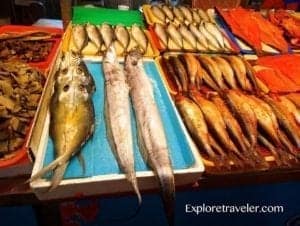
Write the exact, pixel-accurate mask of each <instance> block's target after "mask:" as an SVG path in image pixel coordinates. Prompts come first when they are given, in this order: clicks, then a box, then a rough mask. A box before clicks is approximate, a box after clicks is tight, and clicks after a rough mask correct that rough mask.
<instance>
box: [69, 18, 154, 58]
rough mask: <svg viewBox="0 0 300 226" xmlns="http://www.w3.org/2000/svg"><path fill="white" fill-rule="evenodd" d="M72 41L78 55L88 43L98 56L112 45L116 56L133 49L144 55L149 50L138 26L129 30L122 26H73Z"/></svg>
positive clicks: (145, 36)
mask: <svg viewBox="0 0 300 226" xmlns="http://www.w3.org/2000/svg"><path fill="white" fill-rule="evenodd" d="M72 41H73V44H74V46H75V48H76V51H77V52H79V53H82V51H83V49H84V48H85V47H86V46H87V45H88V43H92V46H93V47H94V48H96V49H97V52H98V54H100V53H101V52H103V51H106V50H107V49H108V48H109V46H110V45H111V44H112V43H113V45H114V48H115V49H116V52H117V54H118V55H122V54H125V53H127V52H129V51H131V50H133V49H139V50H140V51H141V52H142V53H146V52H147V49H149V48H150V43H149V41H148V37H147V35H146V34H145V32H144V30H143V29H142V28H141V27H140V26H138V25H132V27H130V28H126V27H125V26H123V25H117V26H115V27H112V26H111V25H109V24H105V23H104V24H102V25H97V26H96V25H93V24H85V25H74V26H73V28H72Z"/></svg>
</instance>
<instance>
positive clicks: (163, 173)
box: [156, 166, 175, 226]
mask: <svg viewBox="0 0 300 226" xmlns="http://www.w3.org/2000/svg"><path fill="white" fill-rule="evenodd" d="M156 174H157V177H158V180H159V184H160V187H161V196H162V200H163V205H164V209H165V213H166V216H167V220H168V225H169V226H174V217H175V216H174V206H175V184H174V176H173V172H172V169H171V168H170V167H164V166H162V167H158V169H157V170H156Z"/></svg>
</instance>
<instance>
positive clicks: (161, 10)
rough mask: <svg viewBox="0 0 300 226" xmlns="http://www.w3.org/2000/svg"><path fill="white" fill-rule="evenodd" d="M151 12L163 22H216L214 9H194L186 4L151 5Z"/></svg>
mask: <svg viewBox="0 0 300 226" xmlns="http://www.w3.org/2000/svg"><path fill="white" fill-rule="evenodd" d="M150 12H151V14H152V15H153V16H154V17H155V18H156V19H157V20H158V21H159V23H161V24H166V23H168V22H174V23H179V24H184V23H185V24H191V23H197V24H199V23H201V22H202V21H204V22H212V23H215V19H214V10H213V9H208V10H207V11H205V10H203V9H192V8H190V7H186V6H177V7H170V6H168V5H164V4H162V5H153V6H151V7H150Z"/></svg>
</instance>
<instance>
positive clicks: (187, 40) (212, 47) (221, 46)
mask: <svg viewBox="0 0 300 226" xmlns="http://www.w3.org/2000/svg"><path fill="white" fill-rule="evenodd" d="M153 29H154V32H155V34H156V35H157V37H158V39H159V43H160V46H161V48H162V49H163V50H166V49H168V50H189V51H197V52H199V51H200V52H224V53H227V52H233V48H232V46H231V44H230V43H229V41H228V39H227V37H226V36H225V35H224V34H223V32H222V31H221V30H220V29H219V27H218V25H216V24H215V23H212V22H206V21H204V22H201V23H200V24H197V25H195V24H189V25H188V26H187V25H185V24H180V25H178V26H176V25H174V24H172V23H169V24H167V25H162V24H159V23H156V24H154V28H153Z"/></svg>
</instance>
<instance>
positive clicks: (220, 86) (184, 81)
mask: <svg viewBox="0 0 300 226" xmlns="http://www.w3.org/2000/svg"><path fill="white" fill-rule="evenodd" d="M162 64H163V67H164V68H165V70H166V71H167V73H168V75H169V76H170V80H171V81H173V84H174V85H173V87H174V86H175V87H176V88H175V90H179V91H181V90H182V91H183V92H187V91H188V85H189V84H191V85H193V86H196V87H197V88H198V89H200V88H201V86H202V85H204V84H205V85H207V86H208V87H210V88H211V89H212V90H214V91H219V90H226V89H241V90H244V91H248V92H256V91H257V90H260V91H263V92H268V88H267V87H266V86H265V85H264V84H263V83H262V82H261V81H260V80H258V79H257V78H256V77H255V75H254V72H253V69H252V67H251V66H250V65H249V63H248V62H247V61H246V60H244V59H243V58H241V57H239V56H234V55H232V56H217V55H215V56H208V55H199V56H196V55H193V54H183V55H179V56H172V55H171V56H170V57H168V58H163V59H162Z"/></svg>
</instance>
